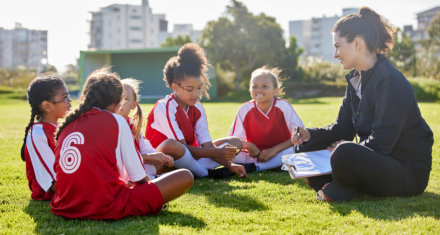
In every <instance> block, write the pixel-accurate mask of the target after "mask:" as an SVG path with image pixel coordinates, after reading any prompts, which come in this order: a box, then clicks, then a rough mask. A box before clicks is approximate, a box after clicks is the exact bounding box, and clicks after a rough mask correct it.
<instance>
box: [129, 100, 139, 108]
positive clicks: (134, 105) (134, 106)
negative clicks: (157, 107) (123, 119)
mask: <svg viewBox="0 0 440 235" xmlns="http://www.w3.org/2000/svg"><path fill="white" fill-rule="evenodd" d="M138 104H139V102H137V101H136V102H134V103H133V105H132V106H131V107H130V109H134V108H136V107H137V106H138Z"/></svg>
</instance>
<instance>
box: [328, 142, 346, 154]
mask: <svg viewBox="0 0 440 235" xmlns="http://www.w3.org/2000/svg"><path fill="white" fill-rule="evenodd" d="M342 142H345V140H339V141H336V142H334V143H333V144H332V145H330V146H328V147H327V150H330V152H333V150H335V148H336V147H338V145H339V144H340V143H342Z"/></svg>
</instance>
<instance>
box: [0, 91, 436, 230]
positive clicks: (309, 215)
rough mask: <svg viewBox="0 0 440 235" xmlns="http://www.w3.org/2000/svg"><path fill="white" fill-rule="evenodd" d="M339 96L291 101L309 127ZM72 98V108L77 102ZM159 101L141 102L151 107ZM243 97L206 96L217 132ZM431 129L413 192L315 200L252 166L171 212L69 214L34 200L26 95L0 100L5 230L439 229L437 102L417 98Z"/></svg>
mask: <svg viewBox="0 0 440 235" xmlns="http://www.w3.org/2000/svg"><path fill="white" fill-rule="evenodd" d="M340 103H341V98H316V99H303V100H299V101H297V102H295V103H294V105H293V106H294V108H295V110H296V112H297V113H298V115H299V116H300V118H301V119H302V120H303V122H304V124H305V125H306V126H307V127H316V126H324V125H327V124H330V123H331V122H332V121H334V120H335V119H336V116H337V113H338V111H339V105H340ZM76 105H77V102H74V104H73V107H76ZM153 105H154V104H144V105H142V108H143V111H144V113H148V112H149V110H151V108H153ZM239 106H240V104H239V103H205V109H206V113H207V116H208V124H209V130H210V132H211V135H212V138H213V139H217V138H221V137H224V136H226V134H227V132H228V130H229V128H230V126H231V124H232V122H233V119H234V116H235V114H236V112H237V110H238V107H239ZM419 106H420V109H421V111H422V114H423V117H424V118H425V120H426V121H427V122H428V124H429V126H430V127H431V129H432V131H433V132H434V137H435V142H434V147H433V163H432V165H433V168H432V172H431V177H430V181H429V185H428V188H427V189H426V191H425V192H424V193H423V194H422V195H421V196H417V197H411V198H397V197H388V198H373V197H369V196H361V197H359V198H357V199H356V200H354V201H352V202H349V203H327V202H321V201H317V200H315V199H314V191H313V190H312V189H310V188H309V187H308V186H307V184H306V182H305V180H304V179H301V180H295V181H294V180H292V179H291V178H290V176H289V174H288V173H287V172H281V171H277V172H275V171H268V172H262V173H260V172H258V173H251V174H249V175H248V177H247V178H245V179H240V178H238V177H232V178H230V179H226V180H212V179H198V180H196V181H195V182H194V186H193V188H192V189H190V190H189V191H188V192H187V193H186V194H185V195H184V196H182V197H181V198H179V199H177V200H175V201H172V202H171V203H170V204H169V209H168V210H167V211H163V212H160V213H159V214H158V215H155V216H143V217H130V218H125V219H122V220H119V221H89V220H69V219H64V218H62V217H58V216H55V215H53V214H51V213H50V205H49V202H40V201H33V200H31V199H30V191H29V188H28V185H27V180H26V172H25V163H24V162H23V161H22V160H21V158H20V153H19V152H20V148H21V145H22V139H23V137H24V128H25V127H26V125H27V123H28V121H29V118H30V108H29V105H28V104H27V103H26V102H25V101H23V100H12V99H0V160H1V163H0V234H4V233H6V234H10V233H12V234H23V233H43V234H48V233H49V234H54V233H55V234H61V233H64V234H78V233H93V234H95V233H102V234H109V233H136V234H138V233H146V234H159V233H164V234H181V233H210V234H212V233H221V234H224V233H267V234H286V233H289V234H291V233H386V234H388V233H410V234H412V233H432V234H439V233H440V164H439V163H440V144H439V141H440V136H439V135H440V103H420V104H419Z"/></svg>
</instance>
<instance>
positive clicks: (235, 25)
mask: <svg viewBox="0 0 440 235" xmlns="http://www.w3.org/2000/svg"><path fill="white" fill-rule="evenodd" d="M201 43H202V46H203V47H204V48H205V49H206V51H207V56H208V58H209V59H210V61H211V63H213V64H214V65H215V66H220V68H221V69H223V70H225V71H232V72H234V89H235V90H239V89H240V88H241V87H242V85H243V83H246V82H248V81H249V76H250V73H251V71H252V70H254V69H255V68H257V67H259V66H262V65H270V66H281V65H282V63H283V62H284V61H285V59H286V57H287V50H286V47H285V40H284V39H283V30H282V29H281V26H280V25H279V24H278V23H276V21H275V18H273V17H269V16H266V15H265V14H263V13H261V14H259V15H253V14H252V13H250V12H249V11H248V9H247V7H246V6H244V5H243V3H241V2H239V1H236V0H232V2H231V5H230V6H227V7H226V13H225V16H224V17H220V18H218V20H216V21H210V22H208V24H207V25H206V27H205V29H204V30H203V32H202V38H201Z"/></svg>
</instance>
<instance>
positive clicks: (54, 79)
mask: <svg viewBox="0 0 440 235" xmlns="http://www.w3.org/2000/svg"><path fill="white" fill-rule="evenodd" d="M65 85H66V84H65V83H64V81H63V80H61V79H60V78H59V77H58V76H57V75H55V74H52V73H44V74H40V75H39V76H38V77H36V78H35V79H34V80H32V82H31V84H29V87H28V89H27V101H28V103H29V105H30V106H31V119H30V120H29V123H28V125H27V126H26V129H25V131H24V139H23V145H22V146H21V159H22V160H23V161H24V149H25V146H26V140H27V136H28V132H29V129H30V128H31V126H32V125H33V124H34V121H35V119H37V120H38V119H40V118H41V115H43V110H42V109H41V108H40V105H41V103H43V101H53V98H54V97H55V95H56V92H57V90H58V89H60V88H62V87H63V86H65Z"/></svg>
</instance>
